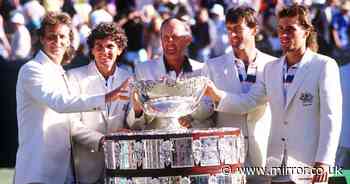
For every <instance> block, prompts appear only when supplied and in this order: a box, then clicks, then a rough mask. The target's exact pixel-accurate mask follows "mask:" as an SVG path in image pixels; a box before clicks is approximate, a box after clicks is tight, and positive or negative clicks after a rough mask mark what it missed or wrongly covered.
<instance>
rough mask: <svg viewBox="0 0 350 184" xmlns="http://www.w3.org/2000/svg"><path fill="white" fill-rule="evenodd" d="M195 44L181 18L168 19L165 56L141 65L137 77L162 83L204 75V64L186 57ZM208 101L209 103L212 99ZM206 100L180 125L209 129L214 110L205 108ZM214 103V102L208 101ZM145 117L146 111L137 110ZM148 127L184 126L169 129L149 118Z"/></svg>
mask: <svg viewBox="0 0 350 184" xmlns="http://www.w3.org/2000/svg"><path fill="white" fill-rule="evenodd" d="M191 41H192V35H191V29H190V27H189V26H188V25H187V24H186V23H185V22H182V21H180V20H179V19H177V18H169V19H166V20H164V22H163V23H162V25H161V42H162V47H163V56H161V57H160V58H159V59H158V60H156V61H150V62H145V63H139V64H137V65H136V67H135V76H136V79H137V80H159V79H162V78H164V77H170V78H172V79H176V78H179V77H186V76H193V75H201V68H202V67H203V64H202V63H200V62H198V61H195V60H193V59H190V58H188V57H187V56H186V53H185V52H186V48H187V46H188V45H189V44H190V43H191ZM208 99H209V98H207V99H206V100H208ZM206 100H205V98H204V99H203V101H201V104H202V105H200V107H199V108H198V109H199V110H197V111H196V112H194V113H193V114H192V115H190V116H187V117H186V118H180V122H182V123H183V124H182V125H184V124H186V125H189V124H192V126H193V127H209V126H211V125H210V121H209V120H208V121H206V120H207V118H209V117H210V116H211V113H210V112H211V111H210V110H212V108H211V107H210V105H208V106H207V105H205V104H206V103H207V102H208V101H206ZM208 104H210V102H208ZM135 113H136V115H137V114H142V109H139V110H137V111H135ZM128 122H129V125H130V126H131V127H139V126H140V125H137V124H134V121H132V118H131V117H130V121H128ZM146 122H147V124H146V125H145V126H143V128H146V129H155V128H162V129H169V128H180V127H181V126H182V125H181V124H177V125H176V126H175V127H169V126H170V125H171V124H170V122H163V121H160V118H154V117H147V116H146Z"/></svg>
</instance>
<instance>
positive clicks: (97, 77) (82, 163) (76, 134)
mask: <svg viewBox="0 0 350 184" xmlns="http://www.w3.org/2000/svg"><path fill="white" fill-rule="evenodd" d="M67 74H68V77H69V80H70V84H71V86H72V88H71V89H72V90H71V91H72V93H73V94H74V95H93V94H96V93H108V92H110V91H111V90H113V89H115V88H117V87H119V86H120V85H121V84H122V83H123V82H124V81H125V80H126V79H128V78H129V77H131V76H132V73H130V72H128V71H127V70H125V69H122V68H120V67H116V69H115V72H114V74H113V75H112V76H110V77H109V78H108V80H107V81H106V80H105V78H104V77H103V76H102V75H101V73H100V72H99V71H98V69H97V67H96V63H95V61H92V62H91V63H90V64H89V65H86V66H82V67H79V68H75V69H72V70H69V71H68V72H67ZM106 82H107V86H106ZM108 106H109V108H108ZM128 106H129V101H128V100H126V101H124V100H123V101H117V102H113V103H111V104H110V105H106V108H105V109H104V110H101V111H94V112H82V113H79V114H75V115H77V116H78V117H79V118H78V121H74V123H73V124H72V136H73V141H74V160H75V170H76V174H77V177H78V179H79V181H80V182H82V183H96V182H97V181H98V180H99V179H103V174H104V154H103V151H99V150H98V146H99V141H100V139H101V138H102V136H103V135H105V134H109V133H112V132H116V130H117V129H119V128H125V125H126V124H125V123H126V113H127V110H128ZM108 109H109V110H108ZM102 114H103V116H102ZM104 118H105V120H106V122H105V121H104ZM102 181H103V180H102Z"/></svg>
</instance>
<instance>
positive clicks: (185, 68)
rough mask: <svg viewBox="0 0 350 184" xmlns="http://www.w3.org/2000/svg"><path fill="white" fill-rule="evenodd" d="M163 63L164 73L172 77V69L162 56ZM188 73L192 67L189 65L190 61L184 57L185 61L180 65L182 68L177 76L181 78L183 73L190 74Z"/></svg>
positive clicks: (191, 70)
mask: <svg viewBox="0 0 350 184" xmlns="http://www.w3.org/2000/svg"><path fill="white" fill-rule="evenodd" d="M163 61H164V66H165V70H166V73H167V74H169V75H170V76H172V77H173V75H174V73H175V71H174V68H172V67H171V66H170V65H169V64H168V62H167V61H166V58H165V57H164V56H163ZM190 72H193V69H192V65H191V63H190V60H189V59H188V57H187V56H185V60H184V62H183V63H182V66H181V72H180V74H179V75H178V76H181V75H182V74H184V73H190ZM175 75H176V73H175ZM175 78H176V77H175Z"/></svg>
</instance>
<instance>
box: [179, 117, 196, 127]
mask: <svg viewBox="0 0 350 184" xmlns="http://www.w3.org/2000/svg"><path fill="white" fill-rule="evenodd" d="M192 120H193V119H192V117H191V115H187V116H183V117H180V118H179V123H180V125H181V126H182V127H184V128H191V127H192V125H191V122H192Z"/></svg>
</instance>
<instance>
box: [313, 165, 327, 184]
mask: <svg viewBox="0 0 350 184" xmlns="http://www.w3.org/2000/svg"><path fill="white" fill-rule="evenodd" d="M314 168H315V172H316V173H315V175H314V176H313V177H312V184H314V183H318V182H328V177H329V165H327V164H323V163H320V162H316V163H315V165H314Z"/></svg>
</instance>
